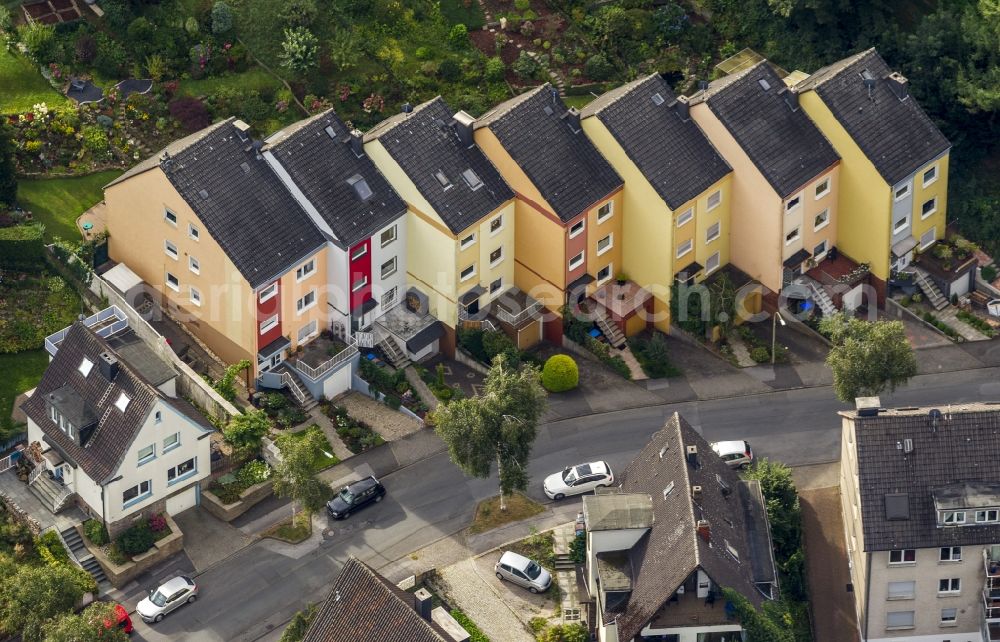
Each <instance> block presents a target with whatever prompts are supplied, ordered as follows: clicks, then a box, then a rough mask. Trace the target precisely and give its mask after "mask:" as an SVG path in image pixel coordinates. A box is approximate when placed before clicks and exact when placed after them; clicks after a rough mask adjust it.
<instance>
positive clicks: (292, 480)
mask: <svg viewBox="0 0 1000 642" xmlns="http://www.w3.org/2000/svg"><path fill="white" fill-rule="evenodd" d="M321 447H322V444H321V442H320V441H319V433H318V432H316V431H306V435H305V436H304V437H302V438H301V439H289V440H287V441H285V442H284V443H283V444H282V448H281V461H280V462H279V463H278V465H277V467H276V468H275V469H274V472H275V481H274V492H275V494H276V495H278V497H290V498H291V499H292V519H293V523H294V518H295V504H296V503H298V504H300V505H301V506H302V508H304V509H305V510H307V511H309V512H314V511H317V510H319V509H320V508H322V507H323V504H325V503H326V500H327V499H329V497H330V486H329V485H327V484H325V483H323V482H322V481H320V480H319V479H317V478H316V470H315V468H314V467H313V455H314V454H315V453H316V451H318V450H319V449H320V448H321Z"/></svg>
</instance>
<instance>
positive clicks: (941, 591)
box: [937, 577, 962, 596]
mask: <svg viewBox="0 0 1000 642" xmlns="http://www.w3.org/2000/svg"><path fill="white" fill-rule="evenodd" d="M942 582H943V583H944V588H941V584H942ZM961 593H962V578H960V577H942V578H941V579H939V580H938V590H937V594H938V595H946V596H952V595H960V594H961Z"/></svg>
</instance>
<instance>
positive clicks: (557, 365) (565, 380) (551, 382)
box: [542, 354, 580, 392]
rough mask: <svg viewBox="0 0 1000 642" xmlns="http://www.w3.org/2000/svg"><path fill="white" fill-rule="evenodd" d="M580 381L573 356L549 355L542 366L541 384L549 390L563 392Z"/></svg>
mask: <svg viewBox="0 0 1000 642" xmlns="http://www.w3.org/2000/svg"><path fill="white" fill-rule="evenodd" d="M579 383H580V370H579V368H577V366H576V361H573V357H570V356H569V355H565V354H557V355H553V356H551V357H549V359H548V361H546V362H545V366H544V367H543V368H542V385H543V386H544V387H545V389H546V390H548V391H549V392H565V391H567V390H572V389H573V388H576V387H577V385H578V384H579Z"/></svg>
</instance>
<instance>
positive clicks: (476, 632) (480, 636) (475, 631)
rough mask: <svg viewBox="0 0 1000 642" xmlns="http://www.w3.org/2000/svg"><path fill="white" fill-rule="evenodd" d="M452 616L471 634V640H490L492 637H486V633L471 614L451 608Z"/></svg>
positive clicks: (475, 641)
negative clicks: (471, 617) (472, 618)
mask: <svg viewBox="0 0 1000 642" xmlns="http://www.w3.org/2000/svg"><path fill="white" fill-rule="evenodd" d="M451 616H452V617H453V618H455V621H456V622H458V623H459V624H460V625H461V626H462V628H463V629H465V632H466V633H468V634H469V642H490V639H489V638H488V637H486V634H485V633H483V632H482V630H481V629H480V628H479V627H478V626H476V623H475V622H473V621H472V620H470V619H469V616H468V615H466V614H465V613H462V612H461V611H459V610H458V609H452V610H451Z"/></svg>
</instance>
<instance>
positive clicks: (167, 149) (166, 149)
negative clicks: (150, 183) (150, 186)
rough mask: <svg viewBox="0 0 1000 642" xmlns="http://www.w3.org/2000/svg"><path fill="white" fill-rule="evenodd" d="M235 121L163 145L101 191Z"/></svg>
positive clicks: (146, 169) (230, 119)
mask: <svg viewBox="0 0 1000 642" xmlns="http://www.w3.org/2000/svg"><path fill="white" fill-rule="evenodd" d="M235 121H236V116H230V117H228V118H224V119H222V120H220V121H219V122H217V123H212V124H211V125H208V126H207V127H204V128H202V129H199V130H198V131H196V132H192V133H190V134H188V135H187V136H184V137H182V138H178V139H177V140H175V141H172V142H170V143H168V144H167V145H164V146H163V147H162V148H160V149H158V150H156V153H154V154H150V155H149V156H147V157H146V158H145V159H143V160H142V161H140V162H138V163H136V164H135V165H133V166H132V167H131V168H130V169H129V170H128V171H126V172H125V173H124V174H122V175H121V176H119V177H118V178H116V179H115V180H113V181H111V182H110V183H108V184H107V185H105V186H104V187H103V188H102V189H107V188H109V187H111V186H112V185H117V184H119V183H123V182H125V181H127V180H128V179H130V178H132V177H134V176H138V175H139V174H144V173H146V172H148V171H149V170H151V169H154V168H156V167H159V166H160V163H161V162H162V159H163V155H164V154H169V155H171V156H174V155H177V154H180V153H181V152H184V151H186V150H187V149H188V148H190V147H191V146H192V145H195V144H197V143H199V142H201V141H202V140H204V139H205V137H206V136H208V135H209V134H211V133H212V132H214V131H216V130H217V129H219V128H221V127H222V126H223V125H228V124H230V123H232V122H235ZM171 145H179V146H178V147H174V148H173V149H171Z"/></svg>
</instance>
